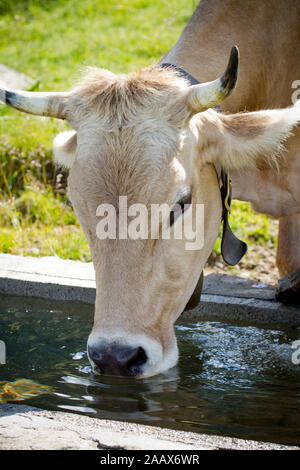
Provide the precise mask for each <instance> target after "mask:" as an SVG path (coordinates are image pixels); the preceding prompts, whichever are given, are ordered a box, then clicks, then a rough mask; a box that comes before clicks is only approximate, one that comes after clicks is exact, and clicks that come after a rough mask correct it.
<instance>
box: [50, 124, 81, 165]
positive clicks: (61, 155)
mask: <svg viewBox="0 0 300 470" xmlns="http://www.w3.org/2000/svg"><path fill="white" fill-rule="evenodd" d="M76 150H77V133H76V131H73V130H72V131H65V132H61V133H60V134H58V135H57V136H56V137H55V139H54V141H53V155H54V161H55V162H56V163H57V164H58V165H60V166H62V167H64V168H71V166H72V165H73V162H74V160H75V156H76Z"/></svg>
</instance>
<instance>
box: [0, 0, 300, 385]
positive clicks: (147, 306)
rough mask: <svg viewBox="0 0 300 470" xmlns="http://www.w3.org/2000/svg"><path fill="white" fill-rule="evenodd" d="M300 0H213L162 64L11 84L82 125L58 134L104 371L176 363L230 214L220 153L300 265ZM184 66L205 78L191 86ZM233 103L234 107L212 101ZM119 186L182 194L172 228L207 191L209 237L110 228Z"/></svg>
mask: <svg viewBox="0 0 300 470" xmlns="http://www.w3.org/2000/svg"><path fill="white" fill-rule="evenodd" d="M299 8H300V7H299V6H298V5H297V4H296V3H294V2H293V1H291V0H287V1H281V2H280V1H277V0H269V1H268V2H260V1H259V0H254V1H253V2H243V1H241V0H202V1H201V2H200V4H199V6H198V8H197V10H196V11H195V13H194V15H193V16H192V18H191V19H190V21H189V23H188V24H187V26H186V28H185V29H184V31H183V33H182V35H181V36H180V38H179V40H178V42H177V43H176V44H175V46H174V47H173V48H172V49H171V50H170V52H169V53H168V54H167V55H166V56H165V57H164V59H162V61H161V62H160V63H159V64H157V65H155V66H151V67H148V68H146V69H142V70H140V71H138V72H135V73H131V74H129V75H115V74H114V73H112V72H110V71H107V70H103V69H97V68H93V69H90V70H89V71H88V73H87V75H86V76H85V77H84V78H83V79H82V81H81V83H80V84H79V85H78V86H77V87H75V88H74V89H72V90H71V91H69V92H61V93H56V92H54V93H46V92H22V91H16V90H1V91H0V96H1V97H2V101H4V102H5V103H6V104H8V105H10V106H12V107H14V108H16V109H19V110H21V111H24V112H27V113H31V114H36V115H41V116H52V117H56V118H59V119H65V120H66V121H67V122H68V123H69V125H70V126H71V128H72V129H73V130H71V131H66V132H64V133H61V134H59V135H58V136H57V137H56V138H55V140H54V147H53V148H54V156H55V159H56V161H57V163H58V164H60V165H63V166H65V167H67V168H69V177H68V190H69V195H70V198H71V201H72V204H73V207H74V210H75V212H76V214H77V216H78V219H79V221H80V223H81V225H82V227H83V230H84V232H85V235H86V237H87V240H88V243H89V246H90V250H91V255H92V260H93V263H94V267H95V275H96V301H95V315H94V325H93V329H92V331H91V334H90V336H89V338H88V344H87V349H88V356H89V360H90V362H91V365H92V369H93V371H94V372H95V373H100V374H108V375H120V376H131V377H135V378H144V377H149V376H152V375H154V374H158V373H161V372H164V371H166V370H167V369H169V368H171V367H173V366H174V365H175V364H176V363H177V360H178V348H177V342H176V337H175V333H174V323H175V321H176V319H177V318H178V317H179V315H180V314H181V313H182V311H183V310H184V308H185V306H186V304H187V303H188V301H189V299H190V297H191V295H192V294H193V291H194V289H195V286H196V285H197V282H198V279H199V275H200V273H201V272H202V270H203V267H204V266H205V263H206V261H207V259H208V257H209V255H210V253H211V251H212V249H213V247H214V244H215V241H216V239H217V236H218V233H219V230H220V224H221V220H222V214H223V207H222V198H221V194H220V185H219V179H218V173H217V171H216V166H217V167H219V168H222V169H223V170H224V171H226V172H229V173H230V176H231V179H232V191H233V197H234V198H237V199H241V200H246V201H250V202H251V203H252V205H253V207H254V208H255V209H256V210H257V211H259V212H262V213H266V214H269V215H272V216H274V217H278V218H280V233H279V249H278V264H279V266H281V270H282V272H283V273H284V272H290V271H292V270H293V269H296V268H298V267H299V266H300V249H299V233H300V185H299V184H297V183H298V181H299V172H300V158H299V155H298V153H299V148H300V147H299V145H300V133H299V131H297V124H298V123H299V121H300V102H296V103H295V104H294V105H292V103H291V91H292V90H291V85H292V82H293V81H294V80H296V79H297V77H299V76H300V69H299V67H300V65H299V64H300V60H299V59H300V57H299V54H300V52H299V50H296V49H295V48H296V44H299V34H300V31H299V18H300V15H299V13H300V9H299ZM233 44H237V45H238V47H239V50H240V54H241V64H240V68H239V80H238V82H237V75H238V64H239V55H238V49H237V47H233V48H232V50H231V55H230V58H229V62H228V65H227V68H226V63H227V61H228V52H227V51H229V50H230V47H231V46H232V45H233ZM293 54H294V56H293ZM164 64H169V65H168V66H164ZM177 67H180V69H182V70H184V71H186V72H188V73H189V74H191V75H192V76H193V77H196V79H197V80H198V81H199V82H201V83H196V84H194V85H191V86H190V83H189V81H188V80H187V78H186V77H185V76H184V75H183V74H181V73H179V72H178V70H177ZM224 70H225V72H224ZM222 72H224V73H222ZM218 76H219V78H216V77H218ZM236 82H237V85H236ZM235 85H236V87H235ZM234 88H235V91H234V92H233V90H234ZM232 92H233V93H232ZM221 104H222V112H218V110H217V109H214V107H215V106H218V105H219V106H220V105H221ZM267 108H269V109H267ZM292 133H293V134H294V135H292ZM284 149H286V151H285V152H284ZM120 196H126V197H127V201H128V204H129V205H133V204H135V203H140V204H143V205H144V206H146V207H150V205H151V206H153V205H156V206H158V205H160V204H163V203H166V204H168V206H169V207H171V208H172V207H176V208H177V209H176V210H174V212H173V218H172V219H171V217H170V218H169V225H170V226H171V228H172V227H173V230H175V226H176V224H177V223H179V221H180V220H184V223H186V224H187V225H190V226H192V225H193V224H194V222H195V220H194V219H195V211H194V210H193V207H194V206H195V205H197V204H202V205H204V209H205V210H204V219H203V220H204V224H203V230H204V243H203V246H202V247H201V249H197V250H187V249H186V239H185V238H184V237H183V238H182V239H175V238H174V237H173V238H171V239H169V240H168V239H162V238H160V237H156V238H151V237H150V236H149V237H148V238H147V237H146V238H139V239H130V238H124V239H123V238H121V237H120V236H117V237H116V238H115V239H111V238H107V239H101V238H100V237H99V236H97V221H98V218H97V214H98V212H97V211H98V208H99V207H100V206H101V205H102V204H109V205H110V206H111V207H114V208H115V209H116V214H117V216H116V217H117V218H119V219H120V218H121V216H122V211H121V209H120ZM178 208H179V209H178ZM118 235H119V233H118Z"/></svg>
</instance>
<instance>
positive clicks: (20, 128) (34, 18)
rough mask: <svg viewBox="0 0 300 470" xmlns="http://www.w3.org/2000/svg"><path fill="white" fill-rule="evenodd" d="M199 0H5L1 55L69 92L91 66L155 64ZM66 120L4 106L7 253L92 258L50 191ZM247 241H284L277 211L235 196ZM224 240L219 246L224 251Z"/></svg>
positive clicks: (2, 213)
mask: <svg viewBox="0 0 300 470" xmlns="http://www.w3.org/2000/svg"><path fill="white" fill-rule="evenodd" d="M197 3H198V2H197V1H195V0H168V1H161V0H102V1H96V0H23V1H22V0H0V63H3V64H5V65H8V66H10V67H12V68H15V69H17V70H20V71H22V72H24V73H26V74H27V75H29V76H30V77H32V78H33V79H34V80H35V81H36V85H35V90H39V91H48V90H51V91H63V90H66V89H69V88H70V87H71V86H72V85H73V84H74V83H75V82H76V81H77V79H78V78H79V77H80V75H81V73H82V70H83V69H84V67H85V66H87V65H88V66H98V67H103V68H108V69H110V70H112V71H114V72H116V73H126V72H129V71H132V70H135V69H137V68H139V67H142V66H147V65H151V64H154V63H156V62H157V61H158V60H159V59H160V58H161V57H162V56H163V55H164V54H165V53H166V52H167V51H168V50H169V49H170V48H171V47H172V45H173V44H174V43H175V41H176V40H177V38H178V37H179V35H180V32H181V31H182V29H183V28H184V26H185V24H186V23H187V21H188V19H189V18H190V16H191V14H192V12H193V11H194V9H195V8H196V5H197ZM65 127H66V125H65V124H64V123H63V122H62V121H58V120H55V119H49V118H47V119H44V118H39V117H34V116H28V115H25V114H22V113H17V112H16V111H14V110H11V109H9V108H8V107H5V106H1V105H0V136H1V139H0V227H1V231H0V251H2V252H6V253H15V254H23V255H34V256H41V255H58V256H60V257H62V258H71V259H81V260H89V259H90V254H89V250H88V247H87V242H86V240H85V237H84V235H83V233H82V230H81V229H80V227H79V225H78V222H77V221H76V218H75V216H74V213H73V211H72V210H71V209H70V208H69V207H68V206H67V205H66V203H65V200H64V197H61V196H59V195H57V194H55V192H54V191H53V190H52V189H51V186H53V185H54V182H55V169H54V167H53V164H52V160H51V155H52V153H51V144H52V140H53V138H54V136H55V135H56V134H57V133H58V132H59V131H61V130H63V129H64V128H65ZM234 206H235V210H234V213H233V214H234V217H233V218H232V219H233V220H232V225H233V228H234V229H235V231H236V232H237V233H238V234H239V235H240V236H241V237H242V238H243V239H245V240H246V241H248V242H250V243H251V242H252V243H253V242H254V240H255V241H258V242H259V243H266V242H267V241H268V243H270V242H271V243H272V244H273V243H275V239H274V237H273V238H272V236H271V234H270V232H269V227H268V219H267V217H265V216H258V215H254V214H253V212H252V211H251V210H250V209H249V205H248V204H245V203H239V202H235V204H234ZM219 245H220V241H218V242H217V245H216V249H215V250H216V252H217V253H218V252H219Z"/></svg>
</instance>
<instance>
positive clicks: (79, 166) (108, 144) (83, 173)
mask: <svg viewBox="0 0 300 470" xmlns="http://www.w3.org/2000/svg"><path fill="white" fill-rule="evenodd" d="M81 132H82V134H83V136H82V137H81V135H80V133H79V135H78V149H77V159H76V160H77V161H76V164H75V165H74V166H73V168H72V171H71V175H72V179H73V183H74V179H76V185H74V184H73V185H72V186H73V187H74V186H76V188H77V189H79V190H80V191H81V192H84V193H87V194H88V195H89V197H90V199H91V198H93V199H97V200H98V201H100V200H101V201H103V202H112V203H115V202H117V200H118V197H119V196H120V195H123V196H127V198H128V202H132V203H134V202H143V203H146V204H147V203H150V202H151V203H162V202H167V201H168V200H169V199H170V200H172V188H175V187H176V185H177V184H180V181H183V180H184V179H185V176H186V175H185V170H184V167H183V164H182V162H180V150H181V147H182V145H183V144H182V142H183V140H184V137H183V134H184V132H180V130H179V129H174V128H171V127H170V126H169V127H168V126H166V125H165V126H164V125H163V124H162V123H161V122H160V123H154V122H153V121H152V122H150V123H147V122H145V121H144V122H143V123H140V124H139V125H136V126H132V127H126V128H123V129H118V130H117V131H115V132H107V131H99V129H97V130H96V129H95V132H94V133H93V132H92V131H91V128H90V127H89V132H88V136H87V132H85V129H82V131H81ZM169 193H170V194H169Z"/></svg>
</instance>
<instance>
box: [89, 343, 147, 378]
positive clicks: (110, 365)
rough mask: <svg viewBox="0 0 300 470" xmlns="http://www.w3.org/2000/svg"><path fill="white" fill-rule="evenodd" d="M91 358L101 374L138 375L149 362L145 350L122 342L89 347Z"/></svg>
mask: <svg viewBox="0 0 300 470" xmlns="http://www.w3.org/2000/svg"><path fill="white" fill-rule="evenodd" d="M88 353H89V358H90V359H91V360H92V361H93V363H94V364H95V365H96V368H97V369H98V372H99V373H100V374H104V375H118V376H131V377H137V376H140V375H141V374H142V371H143V368H144V365H145V364H146V362H147V355H146V352H145V350H144V349H143V348H142V347H141V346H138V347H130V346H124V345H120V344H109V345H105V344H102V345H98V346H97V347H95V346H94V347H88Z"/></svg>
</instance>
